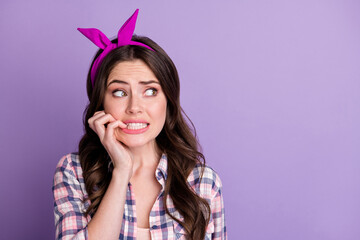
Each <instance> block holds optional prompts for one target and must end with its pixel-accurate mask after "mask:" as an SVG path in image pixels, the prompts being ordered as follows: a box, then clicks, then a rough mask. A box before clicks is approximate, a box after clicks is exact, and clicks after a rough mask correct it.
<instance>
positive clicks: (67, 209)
mask: <svg viewBox="0 0 360 240" xmlns="http://www.w3.org/2000/svg"><path fill="white" fill-rule="evenodd" d="M200 171H201V167H200V166H199V165H196V167H195V168H194V170H193V171H192V173H191V174H190V175H189V177H188V183H189V185H190V186H191V187H192V188H193V189H194V190H195V191H196V192H197V193H198V194H199V195H200V196H201V197H203V198H204V199H206V200H207V201H208V203H209V204H210V208H211V213H212V214H211V217H210V222H209V224H208V226H207V229H206V236H205V239H206V240H210V239H216V240H219V239H226V238H227V233H226V226H225V215H224V214H225V212H224V203H223V197H222V184H221V180H220V178H219V176H218V175H217V174H216V172H215V171H214V170H212V169H211V168H210V167H205V169H204V174H203V178H202V180H201V182H200ZM155 174H156V178H157V180H158V182H159V183H160V184H161V186H162V190H161V193H160V195H159V197H158V198H157V199H156V201H155V203H154V205H153V207H152V210H151V212H150V218H149V223H150V233H151V239H155V240H160V239H161V240H162V239H168V240H170V239H171V240H172V239H185V233H186V232H185V229H184V228H183V227H182V225H181V224H179V223H177V222H176V221H174V220H173V219H172V218H171V217H170V216H169V215H168V214H166V213H165V208H164V188H165V181H166V178H167V158H166V155H165V154H163V155H162V156H161V159H160V161H159V164H158V166H157V169H156V172H155ZM52 191H53V194H54V215H55V227H56V233H55V237H56V239H78V240H82V239H88V232H87V224H88V223H89V221H90V220H91V216H89V215H88V216H87V217H85V214H84V212H85V211H86V209H87V207H88V206H89V205H90V201H89V200H87V201H86V202H85V203H83V201H82V200H83V199H84V198H86V197H87V196H88V195H87V192H86V190H85V183H84V179H83V176H82V169H81V165H80V161H79V156H78V155H77V154H75V153H72V154H68V155H66V156H64V157H63V158H61V159H60V161H59V163H58V165H57V167H56V171H55V175H54V182H53V187H52ZM167 206H168V208H169V211H170V213H172V215H174V216H175V217H177V218H178V219H181V220H183V219H184V218H183V217H182V216H181V215H180V213H179V212H178V211H177V210H176V209H175V207H174V204H173V202H172V200H171V198H170V197H168V198H167ZM136 229H137V225H136V213H135V198H134V193H133V191H132V187H131V184H130V183H129V184H128V189H127V194H126V202H125V208H124V215H123V221H122V226H121V232H120V236H119V239H128V240H130V239H136V231H135V230H136Z"/></svg>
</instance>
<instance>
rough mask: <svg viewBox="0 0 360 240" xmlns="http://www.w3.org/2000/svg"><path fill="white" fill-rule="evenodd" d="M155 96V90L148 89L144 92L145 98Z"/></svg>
mask: <svg viewBox="0 0 360 240" xmlns="http://www.w3.org/2000/svg"><path fill="white" fill-rule="evenodd" d="M156 94H157V90H156V89H155V88H149V89H148V90H146V92H145V95H146V96H155V95H156Z"/></svg>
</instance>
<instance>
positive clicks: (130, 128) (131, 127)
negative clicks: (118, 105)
mask: <svg viewBox="0 0 360 240" xmlns="http://www.w3.org/2000/svg"><path fill="white" fill-rule="evenodd" d="M124 123H125V124H126V125H127V127H126V128H121V130H122V131H123V132H124V133H127V134H140V133H143V132H146V131H147V130H148V129H149V126H150V124H149V123H147V122H144V121H142V120H137V121H124Z"/></svg>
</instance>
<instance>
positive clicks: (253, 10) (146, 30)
mask: <svg viewBox="0 0 360 240" xmlns="http://www.w3.org/2000/svg"><path fill="white" fill-rule="evenodd" d="M179 2H180V3H179ZM136 8H140V14H139V18H138V25H137V28H136V30H135V33H137V34H143V35H148V36H149V37H151V38H152V39H154V40H155V41H157V42H158V43H159V44H160V45H161V46H162V47H163V48H164V49H165V50H166V51H167V52H168V54H169V55H170V57H172V59H173V60H174V62H175V64H176V65H177V67H178V70H179V74H180V78H181V103H182V106H183V108H184V109H185V111H186V112H187V114H188V115H189V116H190V118H191V119H192V120H193V122H194V123H195V126H196V127H197V132H198V135H199V139H200V142H201V144H202V146H203V150H204V153H205V156H206V157H207V161H208V164H209V165H211V166H212V167H213V168H214V169H215V170H216V171H217V172H218V173H219V174H220V176H221V178H222V181H223V185H224V188H223V194H224V198H225V206H226V223H227V229H228V235H229V239H246V240H268V239H270V240H273V239H274V240H275V239H276V240H288V239H291V240H304V239H306V240H323V239H324V240H325V239H326V240H332V239H334V240H340V239H341V240H358V239H360V227H359V224H360V185H359V181H360V161H359V160H360V158H359V157H360V127H359V122H360V107H359V106H360V81H359V80H360V64H359V63H360V14H359V12H360V3H359V1H344V0H339V1H303V0H302V1H296V3H294V1H292V2H291V3H290V1H285V0H284V1H250V0H249V1H208V0H207V1H190V0H182V1H178V2H175V1H145V0H144V1H136V2H135V1H120V0H119V1H85V0H81V1H80V0H79V1H45V0H43V1H34V0H33V1H13V0H8V1H1V3H0V31H1V39H0V46H1V49H0V51H1V55H0V60H1V65H0V70H1V75H0V76H1V87H0V100H1V103H2V105H3V107H2V109H1V117H0V121H1V124H0V136H1V142H0V151H1V157H2V159H1V163H2V164H1V170H0V171H1V172H0V184H1V186H0V187H1V192H2V193H1V199H0V201H1V202H0V203H1V204H0V205H1V206H0V207H1V209H0V214H1V218H0V219H1V220H0V228H1V231H0V235H1V239H53V238H54V217H53V197H52V192H51V186H52V177H53V174H54V170H55V166H56V164H57V162H58V161H59V159H60V158H61V157H62V156H63V155H65V154H66V153H69V152H71V151H76V149H77V144H78V141H79V139H80V137H81V135H82V122H81V119H82V112H83V110H84V107H85V105H86V103H87V97H86V92H85V77H86V74H87V70H88V67H89V64H90V60H91V58H92V57H93V55H94V53H95V51H96V47H95V46H94V45H93V44H92V43H90V42H89V41H88V40H87V39H85V38H84V37H83V36H82V35H81V34H80V33H78V32H77V31H76V28H77V27H96V28H99V29H101V30H103V32H104V33H105V34H107V35H108V36H110V37H114V36H115V35H116V33H117V30H118V28H119V27H120V26H121V24H122V23H123V22H124V21H125V20H126V19H127V18H128V17H129V16H130V15H131V14H132V13H133V11H134V10H135V9H136Z"/></svg>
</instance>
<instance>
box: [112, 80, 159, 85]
mask: <svg viewBox="0 0 360 240" xmlns="http://www.w3.org/2000/svg"><path fill="white" fill-rule="evenodd" d="M112 83H122V84H127V85H129V83H128V82H125V81H123V80H117V79H115V80H112V81H111V82H110V83H109V84H108V85H107V86H108V87H109V86H110V84H112ZM139 83H140V84H142V85H148V84H151V83H156V84H159V85H160V83H159V82H157V81H155V80H150V81H140V82H139Z"/></svg>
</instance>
